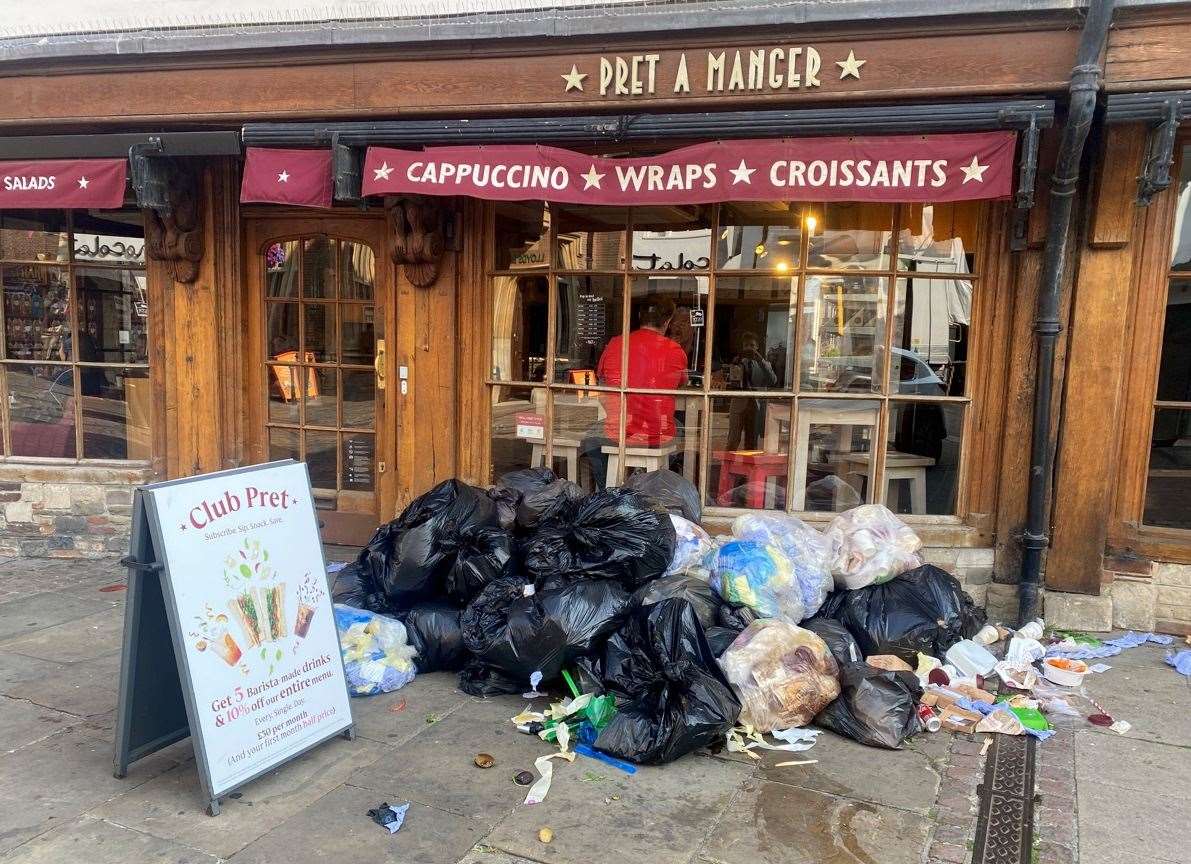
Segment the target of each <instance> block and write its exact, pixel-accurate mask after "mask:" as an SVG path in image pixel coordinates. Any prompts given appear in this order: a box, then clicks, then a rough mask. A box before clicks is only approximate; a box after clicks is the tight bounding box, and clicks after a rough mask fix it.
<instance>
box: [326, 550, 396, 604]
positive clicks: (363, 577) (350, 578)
mask: <svg viewBox="0 0 1191 864" xmlns="http://www.w3.org/2000/svg"><path fill="white" fill-rule="evenodd" d="M331 600H332V601H333V602H335V603H343V604H345V605H347V606H354V607H355V608H357V609H367V610H369V611H371V612H384V611H385V610H386V609H387V608H388V603H387V602H386V601H385V595H384V594H382V593H381V592H380V591H378V590H377V589H376V586H375V585H373V584H372V579H371V578H370V576H369V575H368V571H367V569H365V568H364V567H361V566H360V564H359V563H358V562H355V561H353V562H351V563H350V564H347V565H346V566H345V567H342V568H341V569H340V570H339V572H338V573H336V574H335V583H334V585H333V586H332V587H331Z"/></svg>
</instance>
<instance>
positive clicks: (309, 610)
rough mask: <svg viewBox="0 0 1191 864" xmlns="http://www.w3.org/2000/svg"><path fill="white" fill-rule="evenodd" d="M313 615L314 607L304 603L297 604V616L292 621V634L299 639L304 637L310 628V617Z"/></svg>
mask: <svg viewBox="0 0 1191 864" xmlns="http://www.w3.org/2000/svg"><path fill="white" fill-rule="evenodd" d="M313 617H314V607H313V606H308V605H307V604H305V603H299V604H298V617H297V619H296V620H295V621H294V635H296V636H297V637H298V638H299V639H305V638H306V633H307V631H309V630H310V619H311V618H313Z"/></svg>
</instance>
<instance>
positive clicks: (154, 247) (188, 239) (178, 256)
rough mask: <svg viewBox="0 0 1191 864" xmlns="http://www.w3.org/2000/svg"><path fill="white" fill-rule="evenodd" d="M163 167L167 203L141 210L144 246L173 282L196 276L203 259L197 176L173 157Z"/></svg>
mask: <svg viewBox="0 0 1191 864" xmlns="http://www.w3.org/2000/svg"><path fill="white" fill-rule="evenodd" d="M160 161H162V162H168V167H166V166H163V167H164V172H163V179H164V182H165V184H166V195H165V198H166V200H167V202H168V204H167V206H162V207H154V208H152V209H148V210H146V211H145V248H146V250H147V252H148V254H149V257H150V258H153V259H154V260H156V261H164V262H166V264H167V265H168V267H169V272H170V276H171V277H172V278H173V280H174V281H175V282H184V283H187V284H189V283H191V282H193V281H194V280H195V279H197V278H198V273H199V262H201V261H202V260H203V222H202V206H201V203H200V201H199V178H198V175H197V174H196V173H195V172H194V171H193V170H190V169H189V168H185V167H182V166H181V165H180V164H179V163H178V162H176V161H174V160H164V159H163V160H160Z"/></svg>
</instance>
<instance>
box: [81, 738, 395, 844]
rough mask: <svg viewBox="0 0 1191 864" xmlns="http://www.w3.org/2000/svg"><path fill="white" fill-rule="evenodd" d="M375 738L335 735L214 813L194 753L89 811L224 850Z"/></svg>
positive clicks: (298, 801) (265, 828) (316, 792)
mask: <svg viewBox="0 0 1191 864" xmlns="http://www.w3.org/2000/svg"><path fill="white" fill-rule="evenodd" d="M382 749H383V748H382V747H381V746H380V745H378V744H376V743H375V742H373V741H366V740H362V739H360V740H356V741H345V740H344V739H342V738H336V739H333V740H331V741H329V742H327V743H326V744H323V745H321V746H319V747H316V748H314V749H313V750H311V751H310V752H308V753H306V754H305V755H304V756H303V757H302V758H301V759H295V760H294V761H292V762H287V763H286V764H284V765H282V766H281V767H280V768H278V769H277V770H276V771H273V772H271V773H269V774H266V775H265V776H264V777H262V778H260V779H259V780H256V781H254V782H252V783H250V784H248V785H247V786H245V787H244V788H243V789H242V790H240V792H239V793H237V794H239V795H240V797H239V798H224V799H223V801H222V810H223V812H222V813H220V815H219V816H218V817H217V818H212V817H210V816H208V815H207V813H206V809H205V808H206V801H205V800H204V799H203V793H202V791H201V787H200V784H199V778H198V770H197V766H196V765H195V763H194V762H193V760H191V761H189V762H187V763H185V764H183V765H179V766H177V767H175V768H173V769H171V770H169V771H166V772H165V773H163V774H161V775H159V776H157V777H155V778H153V779H152V780H150V781H149V782H147V783H144V784H143V785H141V786H138V787H137V788H136V789H134V790H133V791H131V792H129V793H128V794H126V795H121V796H120V797H119V798H117V799H115V800H113V801H111V802H109V803H107V804H105V805H104V806H102V807H100V808H97V809H96V810H95V811H94V812H93V814H92V815H95V816H99V817H101V818H103V819H107V820H108V821H111V822H114V823H116V824H117V825H123V826H125V827H128V828H132V829H134V830H137V831H144V832H146V833H149V834H153V835H155V836H157V837H162V838H164V839H166V840H174V841H176V842H178V843H182V844H184V845H186V846H191V847H194V848H196V849H201V850H202V851H204V852H208V853H210V854H212V855H218V856H219V857H222V858H229V857H231V856H232V855H233V854H234V853H236V852H238V851H240V850H241V849H243V848H244V847H245V846H247V845H248V844H249V843H251V842H253V841H254V840H256V839H258V838H260V837H262V836H264V835H265V834H266V833H268V832H269V831H271V830H272V829H273V828H276V827H277V826H278V825H280V824H281V823H282V822H284V821H285V820H286V819H288V818H290V817H291V816H293V815H294V814H295V813H297V812H299V811H301V810H302V809H303V808H305V807H306V806H307V805H309V804H311V803H312V802H314V801H317V800H318V799H319V798H321V797H322V796H323V795H325V794H326V793H327V792H329V791H330V790H332V789H334V788H335V787H336V786H338V785H340V784H341V783H343V781H344V780H346V779H347V778H348V777H349V776H350V775H351V773H352V772H353V771H355V770H356V769H358V768H360V767H362V766H364V765H367V764H369V763H371V762H372V761H373V760H375V759H376V758H377V756H378V755H379V754H380V753H381V751H382Z"/></svg>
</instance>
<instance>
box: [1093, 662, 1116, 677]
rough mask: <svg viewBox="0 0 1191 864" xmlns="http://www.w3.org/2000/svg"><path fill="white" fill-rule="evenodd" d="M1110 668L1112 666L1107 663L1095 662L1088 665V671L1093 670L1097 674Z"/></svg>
mask: <svg viewBox="0 0 1191 864" xmlns="http://www.w3.org/2000/svg"><path fill="white" fill-rule="evenodd" d="M1111 668H1112V667H1111V666H1109V665H1108V664H1107V663H1095V664H1093V665H1091V666H1089V667H1088V671H1089V672H1095V673H1096V674H1097V675H1099V674H1100V673H1102V672H1107V671H1108V670H1109V669H1111Z"/></svg>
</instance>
